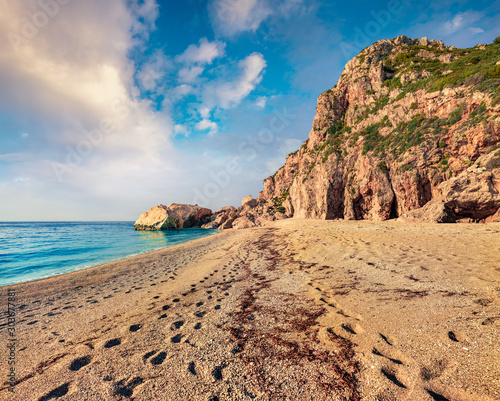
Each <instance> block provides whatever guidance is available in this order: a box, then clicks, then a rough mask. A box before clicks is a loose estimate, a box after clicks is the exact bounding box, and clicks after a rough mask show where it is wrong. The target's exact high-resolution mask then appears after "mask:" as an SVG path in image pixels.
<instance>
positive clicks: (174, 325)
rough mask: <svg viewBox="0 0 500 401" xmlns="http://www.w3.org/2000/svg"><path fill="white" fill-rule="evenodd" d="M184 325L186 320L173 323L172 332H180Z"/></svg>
mask: <svg viewBox="0 0 500 401" xmlns="http://www.w3.org/2000/svg"><path fill="white" fill-rule="evenodd" d="M183 325H184V320H178V321H177V322H174V323H172V326H170V330H178V329H180V328H181V327H182V326H183Z"/></svg>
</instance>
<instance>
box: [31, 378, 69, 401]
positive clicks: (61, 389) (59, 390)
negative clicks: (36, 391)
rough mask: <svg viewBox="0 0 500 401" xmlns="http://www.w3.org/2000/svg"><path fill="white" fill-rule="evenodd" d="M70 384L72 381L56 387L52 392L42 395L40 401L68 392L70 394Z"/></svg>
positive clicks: (46, 400) (61, 395)
mask: <svg viewBox="0 0 500 401" xmlns="http://www.w3.org/2000/svg"><path fill="white" fill-rule="evenodd" d="M70 384H71V382H68V383H65V384H63V385H62V386H59V387H57V388H55V389H54V390H52V391H51V392H50V393H48V394H46V395H44V396H43V397H40V398H39V399H38V401H48V400H52V399H55V398H59V397H63V396H65V395H66V394H68V391H69V385H70Z"/></svg>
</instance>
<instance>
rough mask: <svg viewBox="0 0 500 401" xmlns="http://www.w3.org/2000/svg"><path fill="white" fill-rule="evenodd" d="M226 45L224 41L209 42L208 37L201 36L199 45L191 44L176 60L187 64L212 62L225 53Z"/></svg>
mask: <svg viewBox="0 0 500 401" xmlns="http://www.w3.org/2000/svg"><path fill="white" fill-rule="evenodd" d="M225 47H226V44H225V43H224V42H221V41H218V40H214V41H213V42H209V41H208V40H207V38H201V39H200V44H199V45H198V46H197V45H195V44H192V45H189V47H188V48H187V49H186V50H185V51H184V53H182V54H180V55H178V56H177V57H176V58H175V60H176V61H177V62H180V63H186V64H194V63H198V64H202V65H203V64H210V63H212V61H214V60H215V59H216V58H218V57H221V56H223V55H224V48H225Z"/></svg>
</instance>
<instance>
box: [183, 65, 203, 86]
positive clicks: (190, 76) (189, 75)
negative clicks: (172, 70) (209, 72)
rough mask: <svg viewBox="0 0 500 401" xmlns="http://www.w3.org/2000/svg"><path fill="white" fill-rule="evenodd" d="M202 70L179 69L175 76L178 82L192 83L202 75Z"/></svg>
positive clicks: (196, 68) (201, 68)
mask: <svg viewBox="0 0 500 401" xmlns="http://www.w3.org/2000/svg"><path fill="white" fill-rule="evenodd" d="M203 70H204V68H203V67H199V66H191V67H186V68H182V69H180V70H179V72H178V74H177V75H178V78H179V81H180V82H184V83H192V82H194V81H195V80H196V78H198V77H199V76H200V75H201V74H202V73H203Z"/></svg>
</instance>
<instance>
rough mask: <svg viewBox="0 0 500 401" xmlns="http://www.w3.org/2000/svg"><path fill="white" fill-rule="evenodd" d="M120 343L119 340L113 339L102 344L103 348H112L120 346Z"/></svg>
mask: <svg viewBox="0 0 500 401" xmlns="http://www.w3.org/2000/svg"><path fill="white" fill-rule="evenodd" d="M121 343H122V341H121V340H120V339H119V338H113V339H112V340H109V341H107V342H106V344H104V348H112V347H116V346H117V345H120V344H121Z"/></svg>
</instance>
